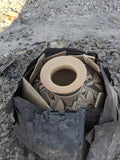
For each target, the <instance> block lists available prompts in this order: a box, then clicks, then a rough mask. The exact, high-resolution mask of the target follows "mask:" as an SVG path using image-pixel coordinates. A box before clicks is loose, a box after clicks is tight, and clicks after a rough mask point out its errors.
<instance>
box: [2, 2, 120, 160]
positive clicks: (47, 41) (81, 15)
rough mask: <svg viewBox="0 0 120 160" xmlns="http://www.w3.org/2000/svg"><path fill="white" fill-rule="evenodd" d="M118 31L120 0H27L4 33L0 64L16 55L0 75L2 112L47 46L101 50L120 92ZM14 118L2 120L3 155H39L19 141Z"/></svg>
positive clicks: (19, 159)
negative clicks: (29, 65) (27, 70)
mask: <svg viewBox="0 0 120 160" xmlns="http://www.w3.org/2000/svg"><path fill="white" fill-rule="evenodd" d="M0 11H1V10H0ZM3 23H6V22H4V21H1V22H0V26H4V24H3ZM119 34H120V1H117V0H114V1H112V0H103V1H101V0H76V1H73V0H61V1H60V0H28V2H27V3H26V4H25V6H24V8H23V10H22V12H21V14H20V15H19V17H18V18H17V19H16V20H15V21H14V22H13V23H12V25H11V26H10V27H7V28H5V29H4V31H3V32H1V33H0V66H1V65H2V63H3V62H4V61H5V60H6V59H9V58H12V59H15V62H14V63H13V64H12V65H11V66H10V67H9V68H8V69H7V70H6V71H5V72H4V73H3V74H2V75H1V76H0V117H2V115H3V113H4V109H5V106H6V104H7V103H8V101H9V99H10V98H11V96H12V94H13V92H14V91H15V89H16V88H17V84H18V81H19V80H20V77H21V76H22V74H23V73H24V71H25V68H26V66H27V65H28V64H29V63H30V62H31V61H32V60H33V59H34V58H36V57H37V56H38V55H39V54H40V53H41V52H42V50H43V49H45V48H46V47H74V48H78V49H81V50H84V51H86V52H87V51H94V52H96V53H98V54H99V55H100V57H101V59H102V60H103V61H104V63H105V65H107V66H108V67H109V69H110V72H111V74H112V80H113V82H112V83H113V85H114V87H115V89H116V90H117V91H118V92H119V93H120V91H119V87H120V67H119V66H120V36H119ZM4 56H5V57H4ZM23 64H24V65H23ZM0 120H1V119H0ZM13 121H14V119H13V116H12V115H9V116H7V117H6V118H5V119H3V120H2V121H0V123H1V124H0V160H39V158H37V157H36V155H35V154H33V153H31V152H30V151H28V150H27V149H26V148H25V147H24V146H23V145H22V144H20V143H19V142H18V141H17V139H16V138H15V136H14V133H13V132H12V130H13V129H12V122H13Z"/></svg>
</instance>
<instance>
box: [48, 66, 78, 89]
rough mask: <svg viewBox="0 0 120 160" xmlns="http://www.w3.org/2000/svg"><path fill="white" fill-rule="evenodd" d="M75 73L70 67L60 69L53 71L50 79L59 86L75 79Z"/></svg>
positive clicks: (68, 83)
mask: <svg viewBox="0 0 120 160" xmlns="http://www.w3.org/2000/svg"><path fill="white" fill-rule="evenodd" d="M76 76H77V75H76V73H75V72H74V71H72V70H70V69H61V70H58V71H56V72H55V73H53V75H52V77H51V79H52V81H53V82H54V83H55V84H56V85H59V86H67V85H70V84H71V83H72V82H73V81H74V80H75V79H76Z"/></svg>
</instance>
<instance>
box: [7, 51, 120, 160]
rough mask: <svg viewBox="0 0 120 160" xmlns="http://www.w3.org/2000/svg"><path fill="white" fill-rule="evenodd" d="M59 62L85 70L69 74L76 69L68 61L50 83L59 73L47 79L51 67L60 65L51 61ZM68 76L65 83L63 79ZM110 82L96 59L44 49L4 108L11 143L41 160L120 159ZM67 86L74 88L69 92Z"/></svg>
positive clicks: (115, 106)
mask: <svg viewBox="0 0 120 160" xmlns="http://www.w3.org/2000/svg"><path fill="white" fill-rule="evenodd" d="M62 57H63V59H65V58H68V57H69V58H70V59H72V58H73V59H75V60H76V63H77V61H80V62H81V65H82V66H85V68H84V67H83V68H82V66H81V67H79V65H78V68H77V67H76V68H74V67H75V66H77V65H76V64H75V63H73V66H71V65H72V61H71V63H70V64H69V67H67V68H66V66H64V65H63V64H62V66H63V67H65V68H60V69H61V73H60V76H58V78H54V77H56V75H57V73H58V72H57V71H58V70H55V72H54V73H56V74H53V75H55V76H52V77H50V78H49V76H50V75H51V73H53V72H52V67H53V66H54V65H55V68H57V67H56V66H58V65H59V63H56V64H54V63H53V60H54V59H56V58H61V63H62V62H63V61H64V60H63V59H62ZM50 62H51V64H52V65H50V68H49V65H48V64H49V63H50ZM66 63H67V61H66ZM46 65H48V70H47V72H44V70H43V68H44V67H45V66H46ZM51 66H52V67H51ZM70 67H71V68H72V67H73V68H72V69H69V68H70ZM63 69H64V71H65V69H66V71H65V72H64V73H63V74H62V71H63ZM84 69H85V70H84ZM42 70H43V75H42V76H40V75H41V72H42ZM71 70H72V71H74V72H75V73H76V74H75V78H73V77H74V74H72V72H70V71H71ZM83 70H84V72H83V74H82V76H81V77H79V71H80V73H82V71H83ZM69 74H70V75H72V76H70V78H68V77H69V76H65V75H69ZM63 75H64V76H63ZM41 77H42V78H41ZM65 77H67V78H68V79H64V78H65ZM71 78H73V79H72V81H70V83H69V84H68V83H67V84H66V83H65V84H64V82H65V81H66V82H68V80H71ZM81 79H83V81H82V82H81ZM45 81H46V82H45ZM51 81H54V83H55V84H56V87H54V86H52V84H53V83H52V82H51ZM44 82H45V83H44ZM110 82H111V77H110V73H109V70H108V69H107V68H105V67H104V65H103V63H102V61H101V60H100V58H99V57H98V55H97V54H96V53H89V52H88V53H85V52H83V51H80V50H77V49H69V48H62V49H58V48H47V49H46V50H44V51H43V53H42V54H40V56H39V57H38V58H36V59H35V60H33V62H32V63H30V65H29V66H28V67H27V69H26V72H25V73H24V75H23V77H22V79H21V81H20V82H19V85H18V88H17V90H16V92H15V93H14V94H13V96H12V98H11V100H10V102H9V103H8V105H7V107H6V114H9V113H11V112H13V113H14V119H15V122H14V124H13V126H14V132H15V134H16V137H17V138H18V139H19V141H21V142H22V143H23V144H24V145H25V146H26V147H27V148H29V149H30V150H31V151H33V152H34V153H36V154H37V155H38V156H39V157H40V158H41V159H43V160H64V159H69V160H78V159H79V160H97V159H101V160H102V159H108V160H114V159H116V156H117V157H118V156H119V153H120V147H119V146H120V141H119V139H120V135H119V132H120V127H119V125H120V124H119V117H120V112H119V107H118V106H119V105H120V104H119V103H118V95H117V93H116V91H115V90H114V89H113V86H112V84H111V83H110ZM48 84H49V85H48ZM72 84H74V85H73V86H75V87H71V89H72V90H69V88H70V86H72ZM80 84H81V85H80ZM57 86H58V87H57ZM68 86H69V87H68ZM67 87H68V88H67ZM61 88H63V89H62V91H61ZM54 90H55V92H54Z"/></svg>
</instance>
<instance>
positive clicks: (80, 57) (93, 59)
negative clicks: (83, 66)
mask: <svg viewBox="0 0 120 160" xmlns="http://www.w3.org/2000/svg"><path fill="white" fill-rule="evenodd" d="M71 56H74V57H76V58H78V59H80V60H81V61H83V62H84V58H83V55H71ZM85 56H87V57H88V58H90V59H91V60H92V61H95V57H94V56H89V55H85Z"/></svg>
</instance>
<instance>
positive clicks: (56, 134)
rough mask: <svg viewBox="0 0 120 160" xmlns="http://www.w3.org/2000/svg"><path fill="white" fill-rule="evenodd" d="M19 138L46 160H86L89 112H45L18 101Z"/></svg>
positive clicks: (16, 127)
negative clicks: (84, 138)
mask: <svg viewBox="0 0 120 160" xmlns="http://www.w3.org/2000/svg"><path fill="white" fill-rule="evenodd" d="M14 104H15V107H16V117H17V118H18V120H17V121H18V123H16V124H15V125H14V131H15V133H16V136H17V138H18V139H19V140H20V141H21V142H23V143H24V144H25V145H26V146H27V147H28V148H29V149H30V150H32V151H33V152H35V153H36V154H37V155H38V156H39V157H40V158H42V159H43V160H51V159H54V160H65V159H69V160H82V159H83V150H82V149H83V148H82V147H83V137H84V121H85V110H84V109H79V110H78V111H77V112H64V113H59V112H51V111H50V110H48V111H44V112H42V113H41V111H40V109H39V107H37V106H35V105H32V104H31V103H30V102H28V101H26V100H24V99H22V98H20V97H15V98H14ZM36 107H37V108H36Z"/></svg>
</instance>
